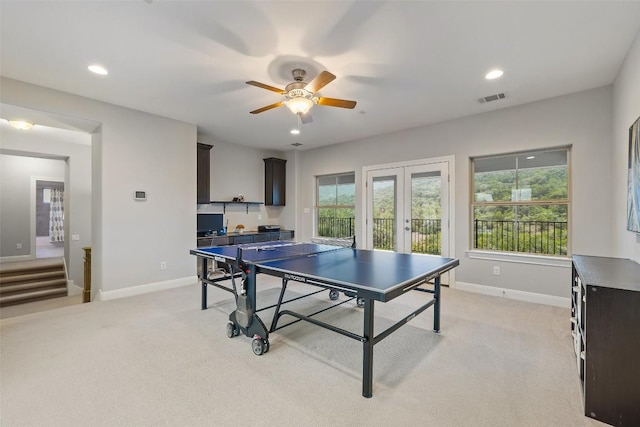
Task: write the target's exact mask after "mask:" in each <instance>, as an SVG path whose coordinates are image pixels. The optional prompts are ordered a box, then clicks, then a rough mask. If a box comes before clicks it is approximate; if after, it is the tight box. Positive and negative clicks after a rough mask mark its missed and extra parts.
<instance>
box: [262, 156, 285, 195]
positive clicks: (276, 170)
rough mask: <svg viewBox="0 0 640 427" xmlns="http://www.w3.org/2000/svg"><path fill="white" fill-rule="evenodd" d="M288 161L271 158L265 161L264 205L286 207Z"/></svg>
mask: <svg viewBox="0 0 640 427" xmlns="http://www.w3.org/2000/svg"><path fill="white" fill-rule="evenodd" d="M286 171H287V161H286V160H283V159H276V158H274V157H269V158H267V159H264V204H265V205H266V206H284V205H285V187H286V181H287V179H286V178H287V177H286Z"/></svg>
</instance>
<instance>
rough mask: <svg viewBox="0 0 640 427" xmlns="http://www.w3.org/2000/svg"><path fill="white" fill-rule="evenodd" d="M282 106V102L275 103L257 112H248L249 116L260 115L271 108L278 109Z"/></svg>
mask: <svg viewBox="0 0 640 427" xmlns="http://www.w3.org/2000/svg"><path fill="white" fill-rule="evenodd" d="M282 105H284V102H276V103H275V104H271V105H267V106H266V107H262V108H258V109H257V110H253V111H250V113H251V114H258V113H262V112H263V111H267V110H271V109H272V108H278V107H281V106H282Z"/></svg>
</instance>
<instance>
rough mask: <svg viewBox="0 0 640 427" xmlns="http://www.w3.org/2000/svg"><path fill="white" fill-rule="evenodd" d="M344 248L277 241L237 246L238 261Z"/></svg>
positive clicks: (293, 255)
mask: <svg viewBox="0 0 640 427" xmlns="http://www.w3.org/2000/svg"><path fill="white" fill-rule="evenodd" d="M343 249H345V247H344V246H335V245H326V244H320V243H304V242H279V243H271V242H270V243H268V244H267V243H265V244H259V245H255V244H248V245H241V246H238V255H237V257H236V259H237V260H238V261H241V260H245V261H258V260H275V259H284V258H295V257H303V256H311V255H316V254H320V253H323V252H331V251H337V250H343Z"/></svg>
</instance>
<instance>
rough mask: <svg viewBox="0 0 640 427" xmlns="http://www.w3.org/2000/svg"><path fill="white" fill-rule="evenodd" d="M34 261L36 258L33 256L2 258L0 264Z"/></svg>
mask: <svg viewBox="0 0 640 427" xmlns="http://www.w3.org/2000/svg"><path fill="white" fill-rule="evenodd" d="M34 259H36V258H35V257H34V256H32V255H16V256H3V257H0V264H1V263H3V262H16V261H32V260H34Z"/></svg>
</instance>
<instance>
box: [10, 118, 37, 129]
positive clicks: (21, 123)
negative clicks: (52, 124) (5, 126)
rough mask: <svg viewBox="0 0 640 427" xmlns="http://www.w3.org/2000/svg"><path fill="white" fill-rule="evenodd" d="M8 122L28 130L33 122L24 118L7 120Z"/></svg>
mask: <svg viewBox="0 0 640 427" xmlns="http://www.w3.org/2000/svg"><path fill="white" fill-rule="evenodd" d="M9 124H10V125H11V126H13V127H14V128H16V129H20V130H29V129H31V128H32V127H33V123H29V122H25V121H24V120H9Z"/></svg>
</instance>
